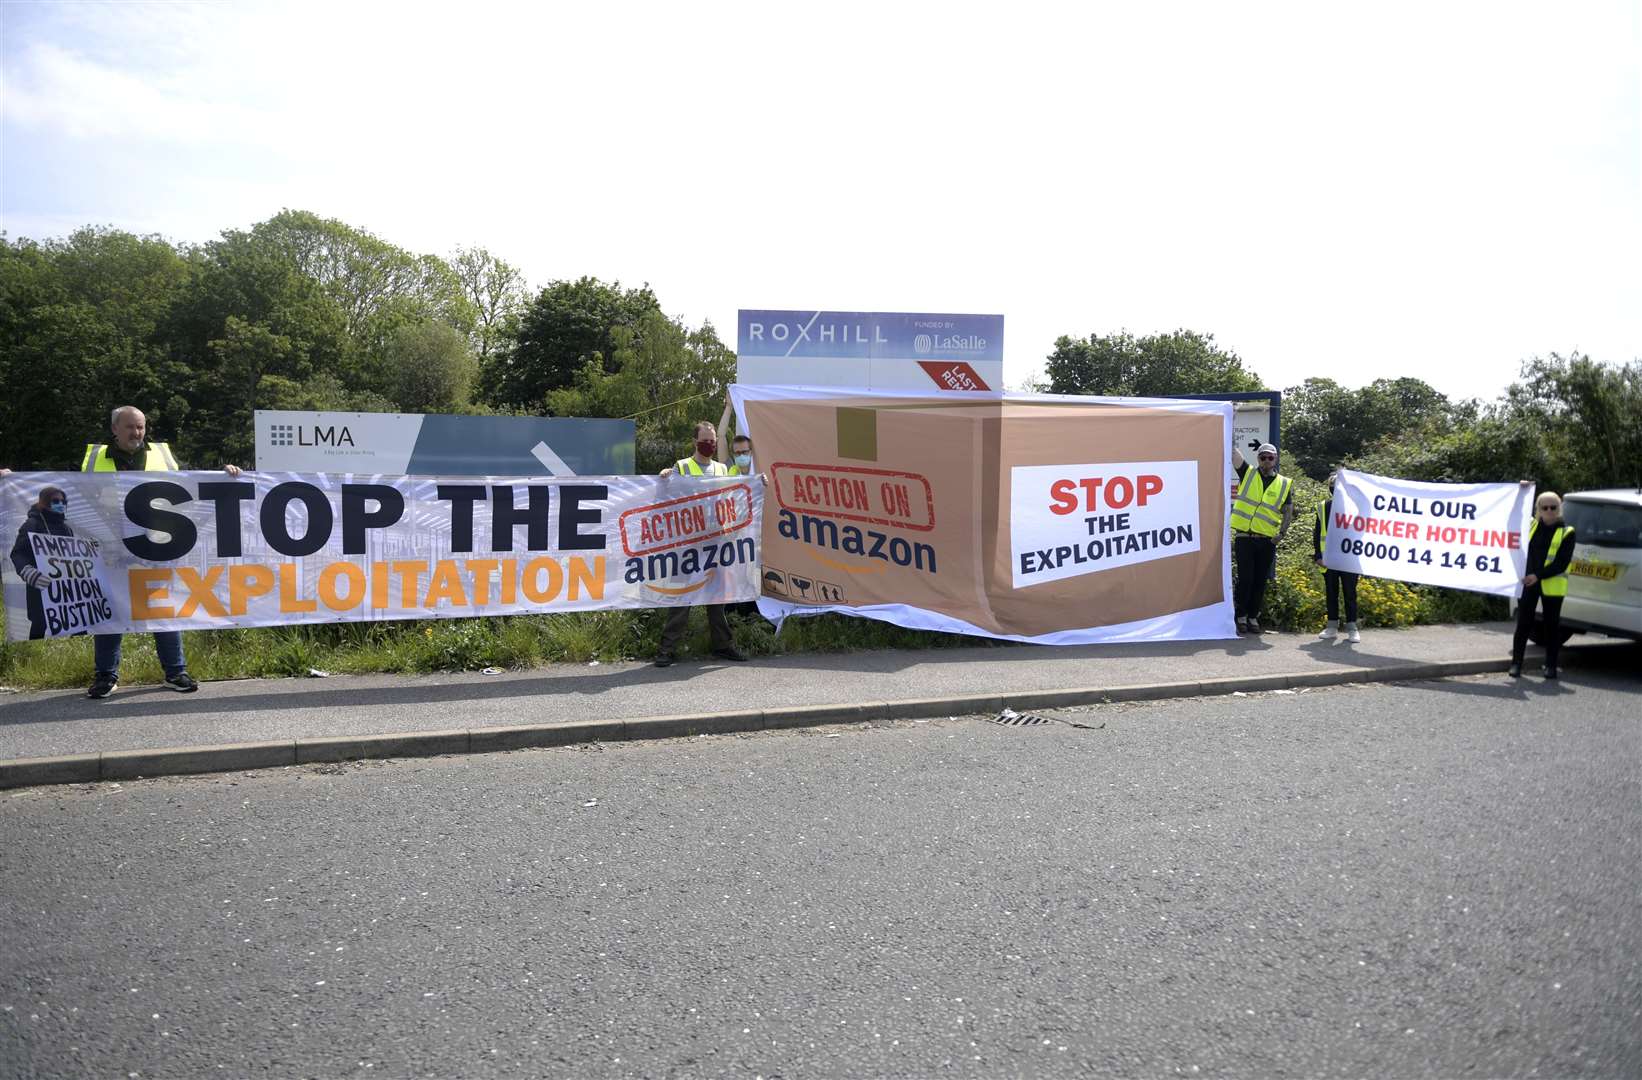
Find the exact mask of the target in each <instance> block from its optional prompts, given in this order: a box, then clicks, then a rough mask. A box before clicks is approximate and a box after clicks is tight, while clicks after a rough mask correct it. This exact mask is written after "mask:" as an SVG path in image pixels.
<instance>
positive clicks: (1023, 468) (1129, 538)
mask: <svg viewBox="0 0 1642 1080" xmlns="http://www.w3.org/2000/svg"><path fill="white" fill-rule="evenodd" d="M1009 483H1010V488H1009V505H1010V515H1009V517H1010V531H1009V553H1010V567H1011V570H1012V571H1013V574H1014V582H1015V588H1017V589H1022V588H1025V587H1026V586H1028V585H1041V584H1043V583H1044V582H1049V581H1060V580H1063V579H1065V578H1070V577H1078V576H1079V575H1082V574H1098V573H1099V572H1101V571H1102V570H1111V569H1114V568H1116V567H1119V566H1131V565H1133V564H1135V563H1142V562H1151V561H1152V560H1154V559H1167V558H1170V557H1171V556H1174V555H1186V554H1189V553H1191V552H1194V551H1197V550H1199V549H1200V548H1201V547H1202V538H1203V530H1202V528H1201V522H1200V521H1199V520H1198V492H1197V462H1195V461H1125V462H1106V463H1103V464H1099V465H1017V466H1016V467H1014V468H1013V469H1011V470H1010V481H1009Z"/></svg>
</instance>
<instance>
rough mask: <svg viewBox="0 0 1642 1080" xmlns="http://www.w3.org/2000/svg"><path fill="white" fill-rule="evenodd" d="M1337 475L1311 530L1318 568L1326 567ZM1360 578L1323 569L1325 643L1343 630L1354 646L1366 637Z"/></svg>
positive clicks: (1332, 475) (1330, 484)
mask: <svg viewBox="0 0 1642 1080" xmlns="http://www.w3.org/2000/svg"><path fill="white" fill-rule="evenodd" d="M1334 477H1335V474H1334V473H1329V474H1328V498H1326V499H1324V500H1323V505H1322V506H1320V507H1318V508H1317V522H1316V524H1314V525H1313V526H1312V527H1311V559H1312V561H1313V562H1315V563H1316V564H1317V565H1318V566H1322V565H1323V549H1324V547H1325V546H1327V544H1328V519H1329V514H1330V513H1331V512H1332V511H1333V509H1334ZM1358 576H1359V575H1357V574H1352V573H1348V572H1346V571H1344V570H1329V569H1327V568H1325V569H1324V570H1323V593H1324V595H1325V596H1326V598H1327V603H1328V621H1327V622H1326V623H1324V624H1323V632H1322V633H1321V634H1318V635H1317V636H1318V637H1319V638H1322V639H1323V640H1324V641H1333V640H1334V639H1335V638H1337V637H1339V636H1340V631H1344V632H1345V635H1346V640H1347V641H1349V642H1351V644H1353V645H1355V644H1357V643H1358V642H1360V641H1362V640H1363V635H1362V634H1361V633H1359V632H1358V630H1357V578H1358ZM1342 592H1343V593H1345V599H1346V612H1345V615H1346V617H1345V621H1344V622H1341V623H1340V626H1339V630H1336V629H1335V623H1337V622H1339V621H1340V594H1341V593H1342Z"/></svg>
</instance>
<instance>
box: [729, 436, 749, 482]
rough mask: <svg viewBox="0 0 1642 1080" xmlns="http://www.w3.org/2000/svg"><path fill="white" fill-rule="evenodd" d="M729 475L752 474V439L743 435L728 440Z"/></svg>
mask: <svg viewBox="0 0 1642 1080" xmlns="http://www.w3.org/2000/svg"><path fill="white" fill-rule="evenodd" d="M730 475H731V476H751V475H753V441H752V440H751V439H749V438H747V436H745V435H737V436H736V437H735V438H733V439H731V440H730Z"/></svg>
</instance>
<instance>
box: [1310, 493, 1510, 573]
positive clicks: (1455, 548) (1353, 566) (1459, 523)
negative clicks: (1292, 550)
mask: <svg viewBox="0 0 1642 1080" xmlns="http://www.w3.org/2000/svg"><path fill="white" fill-rule="evenodd" d="M1533 508H1534V487H1533V485H1531V484H1425V483H1418V482H1416V481H1413V480H1393V479H1391V478H1390V477H1385V476H1374V475H1373V474H1371V473H1361V472H1353V471H1352V470H1350V469H1341V470H1340V472H1339V475H1338V476H1337V477H1336V478H1335V481H1334V503H1333V507H1332V509H1331V511H1330V513H1329V520H1328V536H1327V537H1326V539H1325V540H1324V542H1323V565H1324V566H1326V567H1328V568H1329V569H1330V570H1344V571H1348V572H1350V573H1353V574H1367V575H1369V576H1370V577H1378V578H1392V579H1395V580H1397V581H1411V582H1415V583H1417V584H1420V585H1442V586H1445V587H1447V588H1450V589H1469V590H1470V591H1472V592H1480V593H1489V594H1491V595H1493V596H1516V595H1517V594H1518V593H1519V592H1521V591H1522V578H1523V575H1524V574H1526V573H1527V564H1528V527H1529V525H1530V524H1531V523H1532V521H1533V514H1534V509H1533Z"/></svg>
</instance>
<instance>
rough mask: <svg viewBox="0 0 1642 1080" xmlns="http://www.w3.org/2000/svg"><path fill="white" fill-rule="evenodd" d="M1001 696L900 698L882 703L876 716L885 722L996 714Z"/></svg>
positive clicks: (1001, 699)
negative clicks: (880, 709) (880, 710)
mask: <svg viewBox="0 0 1642 1080" xmlns="http://www.w3.org/2000/svg"><path fill="white" fill-rule="evenodd" d="M1003 703H1004V699H1003V695H1001V694H968V695H960V696H958V697H931V698H902V699H901V700H899V701H886V702H884V707H883V711H882V712H880V713H879V714H878V715H879V716H880V717H882V718H883V719H885V720H928V719H932V718H934V717H937V716H971V715H977V714H980V713H996V712H999V711H1001V710H1002V709H1003Z"/></svg>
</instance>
